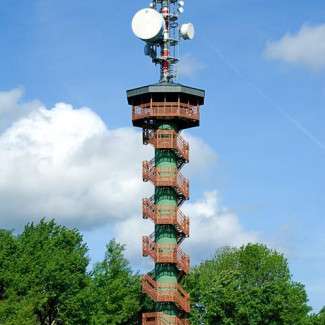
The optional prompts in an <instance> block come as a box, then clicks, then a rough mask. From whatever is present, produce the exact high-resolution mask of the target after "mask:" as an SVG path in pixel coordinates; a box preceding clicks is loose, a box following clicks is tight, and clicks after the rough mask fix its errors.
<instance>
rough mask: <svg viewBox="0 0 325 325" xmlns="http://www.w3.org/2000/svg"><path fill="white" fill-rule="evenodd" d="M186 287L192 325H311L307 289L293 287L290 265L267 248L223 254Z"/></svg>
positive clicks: (194, 275) (199, 269)
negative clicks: (191, 305)
mask: <svg viewBox="0 0 325 325" xmlns="http://www.w3.org/2000/svg"><path fill="white" fill-rule="evenodd" d="M186 287H187V288H188V289H189V291H190V292H191V297H192V302H193V312H192V322H193V325H195V324H211V325H212V324H213V325H216V324H229V325H230V324H233V325H235V324H241V325H245V324H247V325H255V324H256V325H259V324H261V325H262V324H263V325H264V324H272V325H281V324H283V325H284V324H288V325H289V324H292V325H293V324H295V325H300V324H301V325H304V324H308V323H309V316H308V312H309V310H310V308H309V307H308V306H307V296H306V292H305V290H304V287H303V285H301V284H300V283H297V282H294V281H292V279H291V275H290V272H289V268H288V264H287V261H286V259H285V258H284V257H283V256H282V255H281V254H278V253H277V252H276V251H272V250H269V249H268V248H267V247H265V246H263V245H257V244H254V245H253V244H250V245H247V246H244V247H241V248H240V249H235V248H226V249H223V250H221V251H219V252H218V253H217V254H216V256H215V257H214V258H213V259H212V260H210V261H206V262H204V263H202V264H201V265H200V266H198V267H196V268H194V270H193V271H192V272H191V274H190V276H189V277H188V279H187V281H186Z"/></svg>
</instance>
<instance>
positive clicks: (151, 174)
mask: <svg viewBox="0 0 325 325" xmlns="http://www.w3.org/2000/svg"><path fill="white" fill-rule="evenodd" d="M143 180H144V181H145V182H148V181H151V182H152V183H153V184H154V185H155V186H162V187H164V186H166V187H167V186H169V187H174V188H175V189H176V191H177V192H178V193H179V194H181V195H182V196H183V197H184V198H185V199H186V200H187V199H188V198H189V181H188V179H187V178H185V177H184V176H183V175H182V174H181V173H180V172H179V171H178V169H177V168H176V167H158V168H156V167H155V165H154V162H153V161H152V160H151V161H144V162H143Z"/></svg>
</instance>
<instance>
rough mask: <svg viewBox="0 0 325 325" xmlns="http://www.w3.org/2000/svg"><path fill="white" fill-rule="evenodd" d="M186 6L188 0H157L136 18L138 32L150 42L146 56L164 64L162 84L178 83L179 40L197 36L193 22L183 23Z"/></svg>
mask: <svg viewBox="0 0 325 325" xmlns="http://www.w3.org/2000/svg"><path fill="white" fill-rule="evenodd" d="M184 5H185V1H184V0H154V1H152V2H151V3H150V4H149V8H145V9H142V10H140V11H138V12H137V14H136V15H135V16H134V18H133V21H132V29H133V32H134V34H135V35H136V36H137V37H138V38H140V39H141V40H143V41H144V42H145V43H146V44H145V55H147V56H149V57H151V59H152V62H153V63H154V64H156V65H157V64H159V65H160V82H161V83H173V82H174V80H175V78H176V69H175V65H176V64H177V62H178V61H179V58H178V57H177V47H178V45H179V42H180V41H181V40H182V39H184V40H192V39H193V38H194V34H195V31H194V27H193V24H191V23H187V24H182V25H180V24H179V18H180V15H181V14H182V13H183V12H184Z"/></svg>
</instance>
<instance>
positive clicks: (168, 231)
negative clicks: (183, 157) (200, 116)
mask: <svg viewBox="0 0 325 325" xmlns="http://www.w3.org/2000/svg"><path fill="white" fill-rule="evenodd" d="M159 129H161V130H173V129H174V127H173V126H172V125H170V124H163V125H161V126H160V127H159ZM155 165H156V167H157V168H158V169H161V170H163V169H164V168H167V169H170V168H175V169H176V168H177V164H176V155H175V152H174V151H173V150H158V149H156V150H155ZM155 204H156V205H157V207H158V209H159V210H162V211H163V209H164V207H166V206H168V207H170V206H172V207H176V206H177V195H176V192H175V189H173V188H171V187H156V188H155ZM155 240H156V243H157V244H172V245H176V244H177V232H176V229H175V226H173V225H155ZM177 274H178V270H177V269H176V266H175V265H174V264H159V263H157V264H156V265H155V278H156V281H157V282H158V284H175V283H177ZM156 307H157V308H156V309H157V310H156V311H157V312H164V313H166V314H168V315H177V307H176V306H175V304H174V303H157V306H156Z"/></svg>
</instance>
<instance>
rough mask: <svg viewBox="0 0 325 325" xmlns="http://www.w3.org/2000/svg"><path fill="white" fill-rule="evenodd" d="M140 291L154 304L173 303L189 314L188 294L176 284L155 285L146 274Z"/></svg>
mask: <svg viewBox="0 0 325 325" xmlns="http://www.w3.org/2000/svg"><path fill="white" fill-rule="evenodd" d="M142 291H143V292H144V293H146V294H147V295H148V296H150V297H151V299H152V300H154V301H156V302H173V303H175V304H177V305H178V306H179V307H180V308H181V309H182V310H184V311H185V312H186V313H189V312H190V302H189V294H188V293H187V292H186V291H185V290H184V289H183V288H182V287H181V286H180V285H179V284H178V283H175V284H165V283H164V284H162V283H157V282H156V281H155V280H153V279H152V278H151V277H150V276H149V275H147V274H146V275H144V276H143V278H142Z"/></svg>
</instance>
